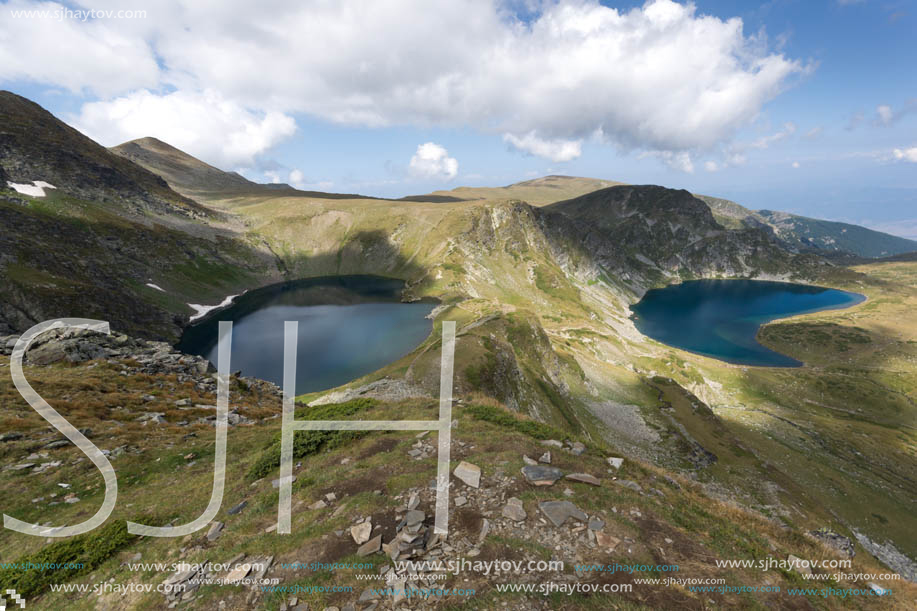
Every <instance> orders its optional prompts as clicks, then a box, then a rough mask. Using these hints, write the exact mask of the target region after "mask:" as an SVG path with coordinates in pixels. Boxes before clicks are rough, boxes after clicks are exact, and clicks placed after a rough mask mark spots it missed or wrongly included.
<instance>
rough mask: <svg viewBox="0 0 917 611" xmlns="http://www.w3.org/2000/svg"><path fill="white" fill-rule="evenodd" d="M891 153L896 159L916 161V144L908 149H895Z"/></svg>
mask: <svg viewBox="0 0 917 611" xmlns="http://www.w3.org/2000/svg"><path fill="white" fill-rule="evenodd" d="M892 155H894V156H895V159H897V160H898V161H910V162H911V163H917V146H915V147H912V148H909V149H895V150H894V151H892Z"/></svg>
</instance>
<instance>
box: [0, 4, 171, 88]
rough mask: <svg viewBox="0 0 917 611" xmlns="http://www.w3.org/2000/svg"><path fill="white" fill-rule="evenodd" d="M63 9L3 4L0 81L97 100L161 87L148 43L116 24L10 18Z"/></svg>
mask: <svg viewBox="0 0 917 611" xmlns="http://www.w3.org/2000/svg"><path fill="white" fill-rule="evenodd" d="M81 4H83V3H81ZM85 4H91V2H89V3H85ZM65 8H66V7H65V6H64V5H62V4H59V3H56V2H27V1H25V0H10V1H9V2H6V3H4V4H3V7H2V10H0V32H2V35H0V82H2V81H16V80H23V81H37V82H40V83H47V84H51V85H55V86H58V87H63V88H65V89H68V90H70V91H72V92H74V93H82V92H84V91H88V92H91V93H93V94H96V95H100V96H110V95H115V94H117V93H121V92H124V91H129V90H132V89H137V88H139V87H155V86H156V85H157V84H159V83H160V81H161V78H162V74H161V71H160V69H159V67H158V66H157V64H156V57H155V55H154V53H153V50H152V48H151V46H150V44H149V43H148V42H147V41H146V40H144V39H143V38H140V37H135V36H133V35H132V32H131V31H130V30H125V29H123V28H121V27H120V25H119V23H118V22H116V21H111V20H88V21H85V22H83V21H80V20H78V19H54V18H50V17H48V18H38V17H25V16H20V17H14V14H18V13H19V11H23V10H25V11H48V13H47V14H48V15H53V14H54V11H61V10H64V9H65Z"/></svg>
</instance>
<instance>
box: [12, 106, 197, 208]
mask: <svg viewBox="0 0 917 611" xmlns="http://www.w3.org/2000/svg"><path fill="white" fill-rule="evenodd" d="M0 168H2V175H3V176H4V184H5V181H7V180H8V181H10V182H15V183H26V184H28V183H34V182H35V181H42V182H47V183H50V184H53V185H55V187H56V188H57V189H58V190H59V191H60V192H62V193H65V194H68V195H72V196H74V197H77V198H80V199H83V200H90V201H115V202H119V203H127V204H129V205H130V206H133V207H134V208H137V209H142V210H151V209H152V210H155V211H158V212H164V213H172V212H175V211H177V210H178V211H182V210H183V211H184V212H185V213H187V212H188V211H194V213H203V209H202V208H200V207H199V206H198V205H197V204H195V203H194V202H193V201H191V200H188V199H187V198H185V197H182V196H181V195H179V194H178V193H176V192H175V191H173V190H172V189H170V188H169V186H168V184H166V182H165V181H164V180H163V179H162V178H160V177H159V176H157V175H156V174H154V173H152V172H149V171H147V170H145V169H144V168H142V167H140V166H137V165H135V164H133V163H131V162H130V161H129V160H127V159H124V158H122V157H120V156H118V155H114V154H112V153H111V152H110V151H109V150H108V149H106V148H105V147H103V146H102V145H100V144H98V143H96V142H94V141H93V140H92V139H90V138H88V137H87V136H85V135H84V134H82V133H80V132H79V131H77V130H76V129H74V128H72V127H70V126H69V125H67V124H66V123H64V122H63V121H61V120H60V119H58V118H57V117H55V116H54V115H53V114H51V113H50V112H48V111H47V110H45V109H44V108H42V107H41V106H39V105H38V104H36V103H35V102H32V101H31V100H27V99H26V98H23V97H21V96H18V95H16V94H14V93H12V92H9V91H0Z"/></svg>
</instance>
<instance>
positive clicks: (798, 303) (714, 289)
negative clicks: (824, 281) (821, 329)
mask: <svg viewBox="0 0 917 611" xmlns="http://www.w3.org/2000/svg"><path fill="white" fill-rule="evenodd" d="M865 299H866V297H864V296H863V295H860V294H857V293H850V292H847V291H840V290H836V289H827V288H823V287H819V286H811V285H805V284H790V283H787V282H771V281H764V280H692V281H688V282H683V283H681V284H673V285H670V286H667V287H664V288H661V289H652V290H650V291H647V293H646V295H644V297H643V299H641V300H640V301H639V302H638V303H636V304H635V305H633V306H631V310H632V311H633V315H632V316H631V319H632V320H633V321H634V324H635V325H636V327H637V329H638V330H639V331H640V332H641V333H643V334H644V335H647V336H649V337H651V338H653V339H655V340H657V341H660V342H662V343H664V344H667V345H669V346H674V347H676V348H681V349H682V350H687V351H689V352H694V353H697V354H702V355H704V356H709V357H712V358H715V359H719V360H721V361H726V362H727V363H733V364H737V365H754V366H760V367H799V366H801V365H802V364H803V363H802V362H800V361H798V360H796V359H794V358H791V357H789V356H786V355H784V354H780V353H779V352H775V351H773V350H770V349H769V348H766V347H764V346H762V345H761V344H759V343H758V341H757V339H756V335H757V333H758V329H760V328H761V325H763V324H765V323H767V322H770V321H772V320H776V319H778V318H785V317H787V316H795V315H797V314H807V313H810V312H819V311H822V310H833V309H840V308H847V307H850V306H853V305H856V304H858V303H861V302H863V301H865Z"/></svg>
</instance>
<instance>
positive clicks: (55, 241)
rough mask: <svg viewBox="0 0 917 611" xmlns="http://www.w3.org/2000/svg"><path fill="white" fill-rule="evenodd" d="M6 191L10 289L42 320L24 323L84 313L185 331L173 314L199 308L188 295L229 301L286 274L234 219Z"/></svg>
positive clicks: (155, 331)
mask: <svg viewBox="0 0 917 611" xmlns="http://www.w3.org/2000/svg"><path fill="white" fill-rule="evenodd" d="M0 195H2V193H0ZM6 195H9V196H10V197H11V198H12V199H5V198H3V197H0V218H2V219H3V223H4V226H5V228H6V231H5V233H4V235H3V236H0V244H2V245H3V251H4V255H5V256H4V257H3V259H2V260H0V278H2V279H3V280H4V282H3V285H2V286H0V295H2V299H3V301H4V302H5V303H6V304H8V305H11V306H12V308H11V311H12V309H13V308H18V309H20V310H23V311H28V312H29V315H30V316H31V317H32V320H29V319H28V318H25V317H24V318H22V320H21V321H19V320H17V322H18V323H19V324H20V326H23V327H27V326H28V325H29V324H34V323H35V322H39V321H40V320H45V319H49V318H55V317H60V316H71V317H72V316H79V317H89V318H99V319H102V320H108V321H110V322H111V323H112V325H113V328H115V329H117V330H119V331H124V332H129V333H131V334H134V335H139V336H143V337H157V338H176V339H177V333H178V330H179V327H178V326H177V325H176V324H175V321H174V320H173V317H174V316H179V317H180V316H187V315H188V314H192V313H193V310H192V309H191V308H190V307H189V306H188V305H187V304H188V303H205V304H206V303H219V302H220V301H222V300H223V298H224V297H225V296H226V295H228V294H233V293H236V294H237V293H240V292H242V290H244V289H246V288H253V287H255V286H258V285H261V284H265V283H267V282H270V281H271V279H272V278H277V275H276V271H275V269H273V268H274V262H273V260H272V258H271V257H269V256H268V255H266V254H265V253H263V252H261V251H260V249H259V246H260V240H259V239H257V238H253V237H252V236H251V235H245V234H243V233H240V232H238V231H237V230H234V229H232V228H230V227H225V226H224V227H220V226H219V225H216V226H214V225H210V224H204V223H202V222H198V221H191V220H179V219H176V218H175V217H169V216H157V215H153V214H150V215H145V216H138V215H136V214H132V213H128V212H126V211H125V210H124V209H123V208H122V207H121V206H120V205H119V204H117V203H101V202H87V201H84V200H81V199H78V198H75V197H70V196H68V195H64V194H62V193H60V192H57V191H53V190H49V192H48V194H47V195H46V196H45V197H43V198H32V197H27V196H21V195H18V194H16V195H12V194H9V193H8V192H7V193H6ZM147 283H152V284H156V285H157V286H159V287H161V288H162V289H164V292H163V291H159V290H156V289H154V288H151V287H148V286H146V284H147ZM11 311H10V312H6V314H7V316H10V317H11Z"/></svg>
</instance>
